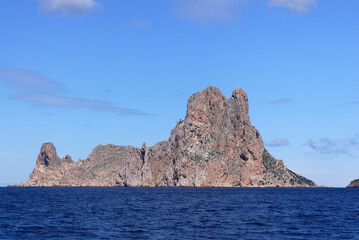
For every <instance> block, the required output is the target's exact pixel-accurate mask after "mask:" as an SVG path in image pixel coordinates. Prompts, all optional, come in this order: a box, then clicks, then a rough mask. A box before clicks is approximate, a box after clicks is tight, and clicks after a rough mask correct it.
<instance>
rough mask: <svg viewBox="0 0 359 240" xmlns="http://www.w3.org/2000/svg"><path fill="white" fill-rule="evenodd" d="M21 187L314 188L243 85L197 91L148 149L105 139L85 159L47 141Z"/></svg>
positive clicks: (145, 146) (144, 146)
mask: <svg viewBox="0 0 359 240" xmlns="http://www.w3.org/2000/svg"><path fill="white" fill-rule="evenodd" d="M15 186H152V187H157V186H188V187H312V186H316V185H315V183H314V182H312V181H311V180H309V179H307V178H305V177H302V176H300V175H299V174H296V173H294V172H292V171H290V170H289V169H287V168H286V167H285V166H284V164H283V161H281V160H277V159H275V158H274V157H272V156H271V155H270V154H269V152H268V151H267V150H266V149H265V148H264V144H263V141H262V137H261V135H260V133H259V131H258V130H257V129H256V128H255V127H254V126H252V124H251V122H250V119H249V115H248V97H247V94H246V93H245V92H244V91H243V90H242V89H240V88H238V89H236V90H234V91H233V94H232V95H231V97H229V98H228V99H226V97H225V96H224V95H223V94H222V93H221V92H220V90H219V89H218V88H216V87H208V88H206V89H204V90H202V91H200V92H198V93H196V94H193V95H192V96H191V97H190V98H189V99H188V102H187V113H186V117H185V119H184V120H180V121H179V122H177V124H176V126H175V127H174V128H173V129H172V131H171V135H170V137H169V139H168V140H167V141H162V142H159V143H157V144H156V145H154V146H152V147H148V146H147V145H146V143H144V144H143V146H142V148H141V149H139V148H135V147H132V146H116V145H113V144H107V145H98V146H97V147H96V148H94V149H93V151H92V153H91V154H90V155H89V157H88V158H87V159H86V160H79V161H78V162H74V161H73V160H72V159H71V157H70V156H69V155H66V156H65V157H64V158H62V159H60V158H59V157H58V156H57V154H56V148H55V147H54V145H53V144H52V143H44V144H43V145H42V147H41V150H40V153H39V155H38V158H37V162H36V166H35V169H34V170H33V172H32V173H31V175H30V178H29V180H28V181H26V182H24V183H19V184H16V185H15Z"/></svg>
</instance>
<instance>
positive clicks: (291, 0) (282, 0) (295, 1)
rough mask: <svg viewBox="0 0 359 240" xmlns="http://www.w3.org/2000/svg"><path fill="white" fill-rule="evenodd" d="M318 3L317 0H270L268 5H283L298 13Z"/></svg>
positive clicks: (306, 10) (304, 11)
mask: <svg viewBox="0 0 359 240" xmlns="http://www.w3.org/2000/svg"><path fill="white" fill-rule="evenodd" d="M316 4H317V2H316V0H269V4H268V6H269V7H283V8H288V9H289V10H292V11H294V12H297V13H306V12H308V11H309V10H310V9H311V8H313V7H314V6H315V5H316Z"/></svg>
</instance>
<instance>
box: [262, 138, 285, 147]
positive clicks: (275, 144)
mask: <svg viewBox="0 0 359 240" xmlns="http://www.w3.org/2000/svg"><path fill="white" fill-rule="evenodd" d="M265 145H266V146H268V147H282V146H288V145H289V140H288V139H284V138H274V139H273V140H272V141H270V142H266V143H265Z"/></svg>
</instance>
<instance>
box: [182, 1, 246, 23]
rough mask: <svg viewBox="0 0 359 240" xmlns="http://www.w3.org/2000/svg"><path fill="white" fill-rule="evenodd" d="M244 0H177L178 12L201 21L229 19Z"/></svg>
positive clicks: (190, 18) (193, 19)
mask: <svg viewBox="0 0 359 240" xmlns="http://www.w3.org/2000/svg"><path fill="white" fill-rule="evenodd" d="M241 2H243V0H191V1H188V0H177V1H176V3H177V12H178V14H180V15H182V16H183V17H185V18H187V19H189V20H191V21H195V22H200V23H207V22H214V21H215V22H217V21H228V20H231V19H232V18H233V17H234V11H235V9H236V6H237V5H238V4H239V3H241Z"/></svg>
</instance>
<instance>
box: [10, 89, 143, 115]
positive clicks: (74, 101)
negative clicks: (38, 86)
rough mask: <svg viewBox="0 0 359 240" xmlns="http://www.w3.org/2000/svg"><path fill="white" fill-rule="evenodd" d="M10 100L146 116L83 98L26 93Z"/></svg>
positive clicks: (14, 96) (138, 112)
mask: <svg viewBox="0 0 359 240" xmlns="http://www.w3.org/2000/svg"><path fill="white" fill-rule="evenodd" d="M11 99H15V100H21V101H24V102H29V103H34V104H36V105H39V106H47V107H55V108H71V109H78V108H84V109H89V110H93V111H99V112H113V113H117V114H119V115H147V114H146V113H144V112H141V111H138V110H135V109H130V108H123V107H117V106H115V105H114V103H111V102H105V101H99V100H89V99H83V98H74V97H63V96H55V95H47V94H37V93H30V94H28V93H27V94H16V95H13V96H11Z"/></svg>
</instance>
